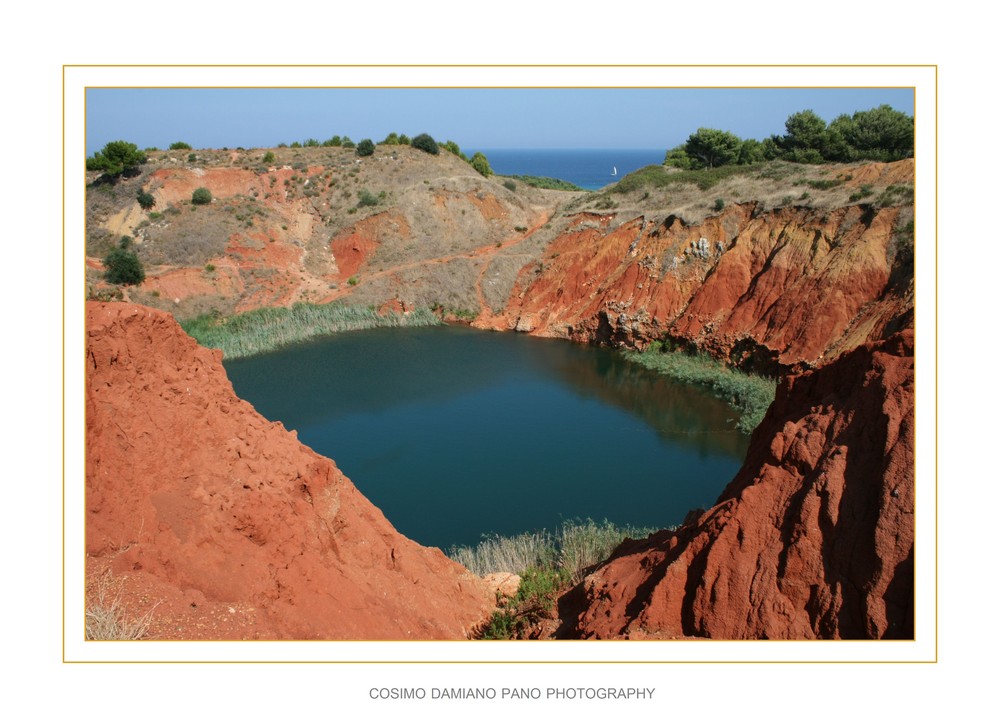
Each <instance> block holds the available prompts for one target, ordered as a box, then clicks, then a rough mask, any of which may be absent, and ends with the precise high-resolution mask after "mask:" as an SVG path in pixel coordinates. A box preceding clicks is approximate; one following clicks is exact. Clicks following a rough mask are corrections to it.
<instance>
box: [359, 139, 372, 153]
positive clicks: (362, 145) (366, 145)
mask: <svg viewBox="0 0 1000 728" xmlns="http://www.w3.org/2000/svg"><path fill="white" fill-rule="evenodd" d="M355 153H356V154H357V155H358V156H359V157H370V156H371V155H373V154H374V153H375V144H374V143H373V142H372V140H371V139H362V140H361V141H360V142H358V147H357V149H356V150H355Z"/></svg>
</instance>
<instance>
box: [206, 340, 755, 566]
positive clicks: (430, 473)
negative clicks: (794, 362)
mask: <svg viewBox="0 0 1000 728" xmlns="http://www.w3.org/2000/svg"><path fill="white" fill-rule="evenodd" d="M226 369H227V370H228V371H229V375H230V378H231V379H232V381H233V386H234V387H235V389H236V392H237V394H239V396H241V397H243V398H244V399H247V400H249V401H250V402H252V403H253V404H254V406H255V407H256V408H257V409H258V410H259V411H260V412H261V413H262V414H263V415H264V416H266V417H268V418H270V419H273V420H280V421H281V422H283V423H284V424H285V425H286V426H287V427H289V428H291V429H296V430H298V432H299V438H300V439H301V440H302V441H303V442H304V443H306V444H307V445H309V446H310V447H312V448H313V449H314V450H316V451H317V452H320V453H323V454H325V455H328V456H329V457H331V458H333V459H334V460H336V462H337V464H338V466H339V467H340V468H341V469H342V470H343V471H344V472H345V473H346V474H347V476H348V477H350V478H351V479H352V480H353V481H354V482H355V484H356V485H357V486H358V487H359V488H360V489H361V491H362V492H363V493H364V494H365V495H366V496H368V497H369V498H370V499H371V500H372V501H373V502H374V503H375V504H376V505H377V506H379V507H380V508H381V509H382V510H383V511H384V512H385V514H386V516H388V518H389V520H391V521H392V522H393V525H395V526H396V527H397V528H398V529H399V530H400V531H402V532H403V533H404V534H406V535H407V536H409V537H411V538H413V539H415V540H417V541H419V542H421V543H424V544H427V545H434V546H440V547H442V548H446V547H448V546H450V545H452V544H456V543H474V542H476V541H478V539H479V537H480V535H481V534H484V533H503V534H513V533H518V532H522V531H526V530H533V529H537V528H552V527H554V526H555V525H557V524H558V523H559V522H560V521H561V520H562V519H564V518H588V517H589V518H593V519H595V520H603V519H605V518H607V519H608V520H611V521H614V522H617V523H623V524H624V523H632V524H637V525H648V526H655V527H663V526H668V525H672V524H674V523H678V522H679V521H681V520H682V519H683V517H684V515H685V514H686V513H687V511H689V510H690V509H692V508H696V507H705V506H708V505H710V504H711V503H713V502H714V500H715V499H716V497H717V496H718V495H719V493H721V492H722V489H723V487H724V486H725V484H726V483H727V482H728V480H729V479H730V478H731V477H732V476H733V475H734V474H735V473H736V470H737V469H738V468H739V465H740V462H741V460H742V458H743V455H744V454H745V452H746V447H747V442H748V439H747V437H746V436H744V435H742V434H740V433H739V432H737V431H736V430H735V429H734V428H735V424H736V419H737V415H736V414H735V413H734V412H733V411H732V410H730V409H729V408H728V407H726V406H725V405H724V404H722V403H721V402H719V401H718V400H716V399H714V398H712V397H710V396H708V395H706V394H704V393H702V392H700V391H698V390H696V389H694V388H692V387H689V386H680V385H674V384H672V383H670V382H668V381H666V380H664V379H662V378H658V377H657V376H656V375H655V374H653V373H652V372H650V371H648V370H646V369H644V368H642V367H639V366H636V365H633V364H630V363H629V362H626V361H624V360H623V359H621V358H620V357H619V356H617V355H616V354H614V352H611V351H607V350H599V349H592V348H587V347H582V346H578V345H573V344H570V343H568V342H564V341H551V340H540V339H535V338H530V337H526V336H518V335H515V334H509V333H491V332H480V331H475V330H472V329H466V328H460V327H436V328H427V329H384V330H375V331H365V332H355V333H350V334H341V335H338V336H336V337H330V338H328V339H324V340H320V341H315V342H312V343H308V344H303V345H299V346H296V347H293V348H290V349H286V350H284V351H281V352H276V353H273V354H267V355H262V356H258V357H254V358H251V359H245V360H239V361H234V362H227V363H226Z"/></svg>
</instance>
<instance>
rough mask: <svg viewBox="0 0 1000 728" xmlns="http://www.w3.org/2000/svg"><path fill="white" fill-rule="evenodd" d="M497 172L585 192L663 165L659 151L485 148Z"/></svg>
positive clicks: (662, 150)
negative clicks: (565, 184)
mask: <svg viewBox="0 0 1000 728" xmlns="http://www.w3.org/2000/svg"><path fill="white" fill-rule="evenodd" d="M479 151H482V153H483V154H485V155H486V158H487V159H489V160H490V166H491V167H492V168H493V171H494V173H496V174H500V175H512V174H526V175H533V176H537V177H555V178H556V179H562V180H566V181H567V182H572V183H573V184H575V185H577V186H579V187H582V188H584V189H585V190H599V189H601V188H602V187H605V186H607V185H610V184H614V183H615V182H617V181H618V180H620V179H621V178H622V177H624V176H625V175H626V174H628V173H629V172H634V171H635V170H637V169H640V168H642V167H646V166H648V165H650V164H663V157H664V155H665V154H666V150H665V149H663V148H658V149H482V150H479Z"/></svg>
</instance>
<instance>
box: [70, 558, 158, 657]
mask: <svg viewBox="0 0 1000 728" xmlns="http://www.w3.org/2000/svg"><path fill="white" fill-rule="evenodd" d="M122 586H123V585H122V583H121V582H116V581H115V579H114V578H113V577H112V576H111V573H110V572H107V571H106V572H104V573H103V574H101V575H100V577H98V579H97V581H96V583H95V584H94V597H93V600H92V601H91V603H90V604H89V605H88V606H87V610H86V613H85V614H86V620H85V624H86V627H85V629H86V636H87V639H88V640H103V641H107V640H141V639H143V638H144V637H145V636H146V633H147V632H148V631H149V625H150V624H151V623H152V621H153V610H154V609H156V607H157V605H158V604H159V602H157V604H154V605H153V606H152V607H151V608H150V609H149V611H147V612H146V613H145V614H143V615H141V616H139V617H137V618H135V619H131V618H130V617H129V615H128V610H127V609H126V608H125V605H124V604H122Z"/></svg>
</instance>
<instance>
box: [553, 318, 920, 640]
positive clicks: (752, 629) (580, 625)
mask: <svg viewBox="0 0 1000 728" xmlns="http://www.w3.org/2000/svg"><path fill="white" fill-rule="evenodd" d="M913 428H914V407H913V332H912V330H907V331H904V332H902V333H900V334H897V335H895V336H893V337H891V338H890V339H888V340H886V341H884V342H879V343H877V344H871V345H866V346H862V347H859V348H857V349H855V350H854V351H851V352H849V353H847V354H845V355H843V356H841V357H840V358H838V359H837V360H836V361H834V362H831V363H829V364H827V365H826V366H823V367H822V368H820V369H818V370H816V371H808V372H803V373H799V374H795V375H792V376H789V377H788V378H786V379H785V380H784V381H783V382H782V384H781V385H780V386H779V389H778V393H777V398H776V400H775V402H774V405H773V406H772V408H771V410H770V411H769V412H768V415H767V417H766V418H765V420H764V421H763V422H762V423H761V425H760V426H759V427H758V428H757V430H756V431H755V432H754V435H753V438H752V441H751V445H750V449H749V453H748V455H747V459H746V462H745V463H744V465H743V467H742V469H741V470H740V472H739V473H738V474H737V476H736V477H735V478H734V479H733V481H732V482H731V483H730V484H729V486H728V487H727V488H726V490H725V492H724V493H723V494H722V496H721V497H720V499H719V501H718V502H717V504H716V505H715V506H714V507H713V508H711V509H710V510H708V511H707V512H705V513H703V514H701V515H698V516H696V517H693V518H691V519H689V522H688V523H686V524H685V525H684V526H682V527H681V528H680V529H678V530H677V531H675V532H673V531H663V532H660V533H658V534H655V535H653V536H652V537H650V538H649V539H646V540H643V541H630V542H626V543H625V544H624V545H623V546H622V547H620V548H619V549H618V551H617V552H616V553H615V554H614V555H612V557H611V558H610V559H609V560H608V561H607V562H606V563H605V564H603V565H602V566H601V567H600V568H599V569H597V570H596V571H595V572H594V573H592V574H590V575H589V576H587V577H586V578H585V580H584V582H583V583H582V584H581V585H579V586H578V587H577V588H576V589H574V590H573V591H571V592H569V593H568V594H566V595H564V596H563V598H562V599H561V600H560V608H559V611H560V616H561V619H562V624H561V627H560V630H559V634H561V636H564V637H582V638H595V637H597V638H603V639H609V638H623V637H624V638H631V639H644V638H645V639H649V638H655V639H662V638H682V637H702V638H714V639H761V638H768V639H813V638H848V639H862V638H900V639H904V638H912V636H913V559H914V540H913V533H914V531H913V512H914V511H913V509H914V470H913V467H914V439H913V435H914V432H913Z"/></svg>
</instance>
